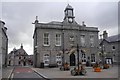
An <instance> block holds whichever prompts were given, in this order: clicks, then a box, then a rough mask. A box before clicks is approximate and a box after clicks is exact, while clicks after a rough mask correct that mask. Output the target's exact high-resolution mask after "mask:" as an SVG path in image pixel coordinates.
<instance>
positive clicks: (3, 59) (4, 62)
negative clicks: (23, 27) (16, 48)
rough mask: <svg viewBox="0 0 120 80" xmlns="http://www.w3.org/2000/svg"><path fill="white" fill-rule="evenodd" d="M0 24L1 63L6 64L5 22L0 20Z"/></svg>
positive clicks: (6, 40) (6, 39)
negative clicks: (0, 42) (0, 36)
mask: <svg viewBox="0 0 120 80" xmlns="http://www.w3.org/2000/svg"><path fill="white" fill-rule="evenodd" d="M0 25H1V27H2V30H1V31H2V47H1V49H2V50H1V51H2V65H3V66H7V52H8V38H7V34H6V29H5V27H4V25H5V23H4V22H3V21H0Z"/></svg>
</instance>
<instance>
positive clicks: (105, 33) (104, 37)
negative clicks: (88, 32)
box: [103, 31, 108, 39]
mask: <svg viewBox="0 0 120 80" xmlns="http://www.w3.org/2000/svg"><path fill="white" fill-rule="evenodd" d="M107 37H108V33H107V31H103V39H106V38H107Z"/></svg>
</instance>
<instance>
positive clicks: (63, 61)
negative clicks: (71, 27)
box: [62, 29, 65, 65]
mask: <svg viewBox="0 0 120 80" xmlns="http://www.w3.org/2000/svg"><path fill="white" fill-rule="evenodd" d="M62 41H63V42H62V52H63V56H62V65H64V63H65V59H64V52H65V51H64V29H62Z"/></svg>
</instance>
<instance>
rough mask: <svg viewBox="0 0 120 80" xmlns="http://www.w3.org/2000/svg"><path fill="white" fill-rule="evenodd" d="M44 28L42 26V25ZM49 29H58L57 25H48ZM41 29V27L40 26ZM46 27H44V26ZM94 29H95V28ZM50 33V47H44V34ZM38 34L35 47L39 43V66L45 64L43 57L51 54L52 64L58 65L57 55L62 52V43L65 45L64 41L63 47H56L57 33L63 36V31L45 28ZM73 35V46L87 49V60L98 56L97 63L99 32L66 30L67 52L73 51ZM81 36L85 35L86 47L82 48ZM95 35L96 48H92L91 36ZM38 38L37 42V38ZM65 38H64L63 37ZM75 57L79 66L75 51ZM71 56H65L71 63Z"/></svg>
mask: <svg viewBox="0 0 120 80" xmlns="http://www.w3.org/2000/svg"><path fill="white" fill-rule="evenodd" d="M40 26H42V25H40ZM47 26H49V27H53V26H54V27H58V26H57V25H56V26H55V25H53V26H51V25H47ZM38 27H39V26H38ZM43 27H44V26H43ZM64 27H68V26H64ZM72 28H79V27H76V26H72ZM93 29H94V28H93ZM46 32H47V33H49V34H50V46H47V47H45V46H43V34H44V33H46ZM36 33H37V35H36V34H35V35H34V47H35V44H36V41H37V46H38V47H37V52H38V54H37V66H40V63H41V62H43V56H44V54H46V53H47V54H49V55H50V56H51V61H50V62H51V63H56V61H55V60H56V59H55V58H56V55H57V53H59V51H62V47H63V45H62V43H63V41H62V40H63V39H62V40H61V41H62V42H61V46H59V47H58V46H55V35H56V33H60V34H61V35H63V34H62V30H61V29H47V28H44V29H40V28H39V29H37V30H36ZM71 35H73V36H74V44H73V46H75V47H76V46H77V43H78V44H79V46H80V50H81V49H85V50H86V59H87V57H88V56H89V57H91V54H93V53H94V54H95V56H96V61H97V60H98V58H97V57H98V55H97V52H98V46H99V44H98V31H89V30H88V31H82V30H81V31H78V30H75V29H72V30H71V29H68V30H64V49H65V50H66V49H67V50H70V49H71V42H70V36H71ZM81 35H85V44H86V45H85V47H81V40H80V37H81ZM91 35H93V36H94V47H90V36H91ZM35 36H37V40H36V37H35ZM62 38H63V37H62ZM74 54H75V56H76V64H77V52H76V51H75V53H74ZM69 56H70V55H69V54H65V61H66V62H68V63H70V59H69ZM34 58H35V55H34ZM80 60H81V54H80Z"/></svg>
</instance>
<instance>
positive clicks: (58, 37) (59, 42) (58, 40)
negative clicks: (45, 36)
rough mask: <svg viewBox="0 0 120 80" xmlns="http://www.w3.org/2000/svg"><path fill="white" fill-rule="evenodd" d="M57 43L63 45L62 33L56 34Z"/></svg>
mask: <svg viewBox="0 0 120 80" xmlns="http://www.w3.org/2000/svg"><path fill="white" fill-rule="evenodd" d="M55 45H56V46H61V34H56V37H55Z"/></svg>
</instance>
